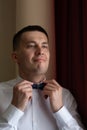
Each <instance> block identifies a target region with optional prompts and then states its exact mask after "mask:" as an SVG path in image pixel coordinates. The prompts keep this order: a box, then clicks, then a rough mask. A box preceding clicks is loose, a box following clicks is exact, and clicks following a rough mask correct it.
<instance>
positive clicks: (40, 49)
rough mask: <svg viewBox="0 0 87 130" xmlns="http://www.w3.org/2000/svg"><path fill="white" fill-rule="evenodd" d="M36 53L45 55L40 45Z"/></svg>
mask: <svg viewBox="0 0 87 130" xmlns="http://www.w3.org/2000/svg"><path fill="white" fill-rule="evenodd" d="M36 55H43V49H42V47H40V46H38V47H37V49H36Z"/></svg>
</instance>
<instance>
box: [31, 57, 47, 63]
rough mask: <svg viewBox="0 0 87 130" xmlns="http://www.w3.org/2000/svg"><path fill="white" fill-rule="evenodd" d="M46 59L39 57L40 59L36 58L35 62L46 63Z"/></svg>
mask: <svg viewBox="0 0 87 130" xmlns="http://www.w3.org/2000/svg"><path fill="white" fill-rule="evenodd" d="M46 60H47V59H46V58H43V57H39V58H35V59H34V62H46Z"/></svg>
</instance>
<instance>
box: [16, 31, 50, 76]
mask: <svg viewBox="0 0 87 130" xmlns="http://www.w3.org/2000/svg"><path fill="white" fill-rule="evenodd" d="M16 57H17V63H18V66H19V71H20V72H23V73H26V74H32V73H37V74H45V73H46V71H47V69H48V65H49V58H50V53H49V45H48V39H47V37H46V35H45V34H44V33H42V32H39V31H30V32H24V33H23V34H22V36H21V40H20V46H19V49H18V50H17V51H16Z"/></svg>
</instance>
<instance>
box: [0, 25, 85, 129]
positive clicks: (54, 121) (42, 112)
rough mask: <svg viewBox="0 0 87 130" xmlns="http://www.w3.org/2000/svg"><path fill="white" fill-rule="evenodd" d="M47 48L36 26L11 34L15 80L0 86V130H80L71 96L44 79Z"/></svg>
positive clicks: (42, 32) (43, 35)
mask: <svg viewBox="0 0 87 130" xmlns="http://www.w3.org/2000/svg"><path fill="white" fill-rule="evenodd" d="M49 45H50V44H49V37H48V34H47V32H46V31H45V30H44V29H43V28H42V27H40V26H37V25H33V26H27V27H25V28H23V29H22V30H20V31H19V32H18V33H16V34H15V36H14V38H13V53H12V58H13V60H14V61H15V62H16V63H17V65H18V70H19V76H18V77H17V78H16V79H13V80H10V81H7V82H3V83H1V84H0V130H83V128H82V124H81V122H80V119H79V115H78V113H77V112H76V102H75V100H74V98H73V96H72V95H71V94H70V92H69V91H68V90H66V89H64V88H63V87H61V86H60V85H59V84H58V83H57V81H55V80H54V79H52V80H47V79H46V76H45V74H46V72H47V69H48V66H49V60H50V51H49Z"/></svg>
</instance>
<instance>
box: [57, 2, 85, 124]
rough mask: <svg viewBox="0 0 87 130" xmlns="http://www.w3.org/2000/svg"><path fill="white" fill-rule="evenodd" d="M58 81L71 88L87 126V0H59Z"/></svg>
mask: <svg viewBox="0 0 87 130" xmlns="http://www.w3.org/2000/svg"><path fill="white" fill-rule="evenodd" d="M55 30H56V32H55V33H56V63H57V81H58V82H59V83H60V84H61V85H62V86H63V87H65V88H67V89H69V90H70V91H71V92H72V93H73V95H74V97H75V99H76V101H77V104H78V111H79V113H80V115H81V118H82V121H83V123H84V125H85V126H86V127H87V0H55Z"/></svg>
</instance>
